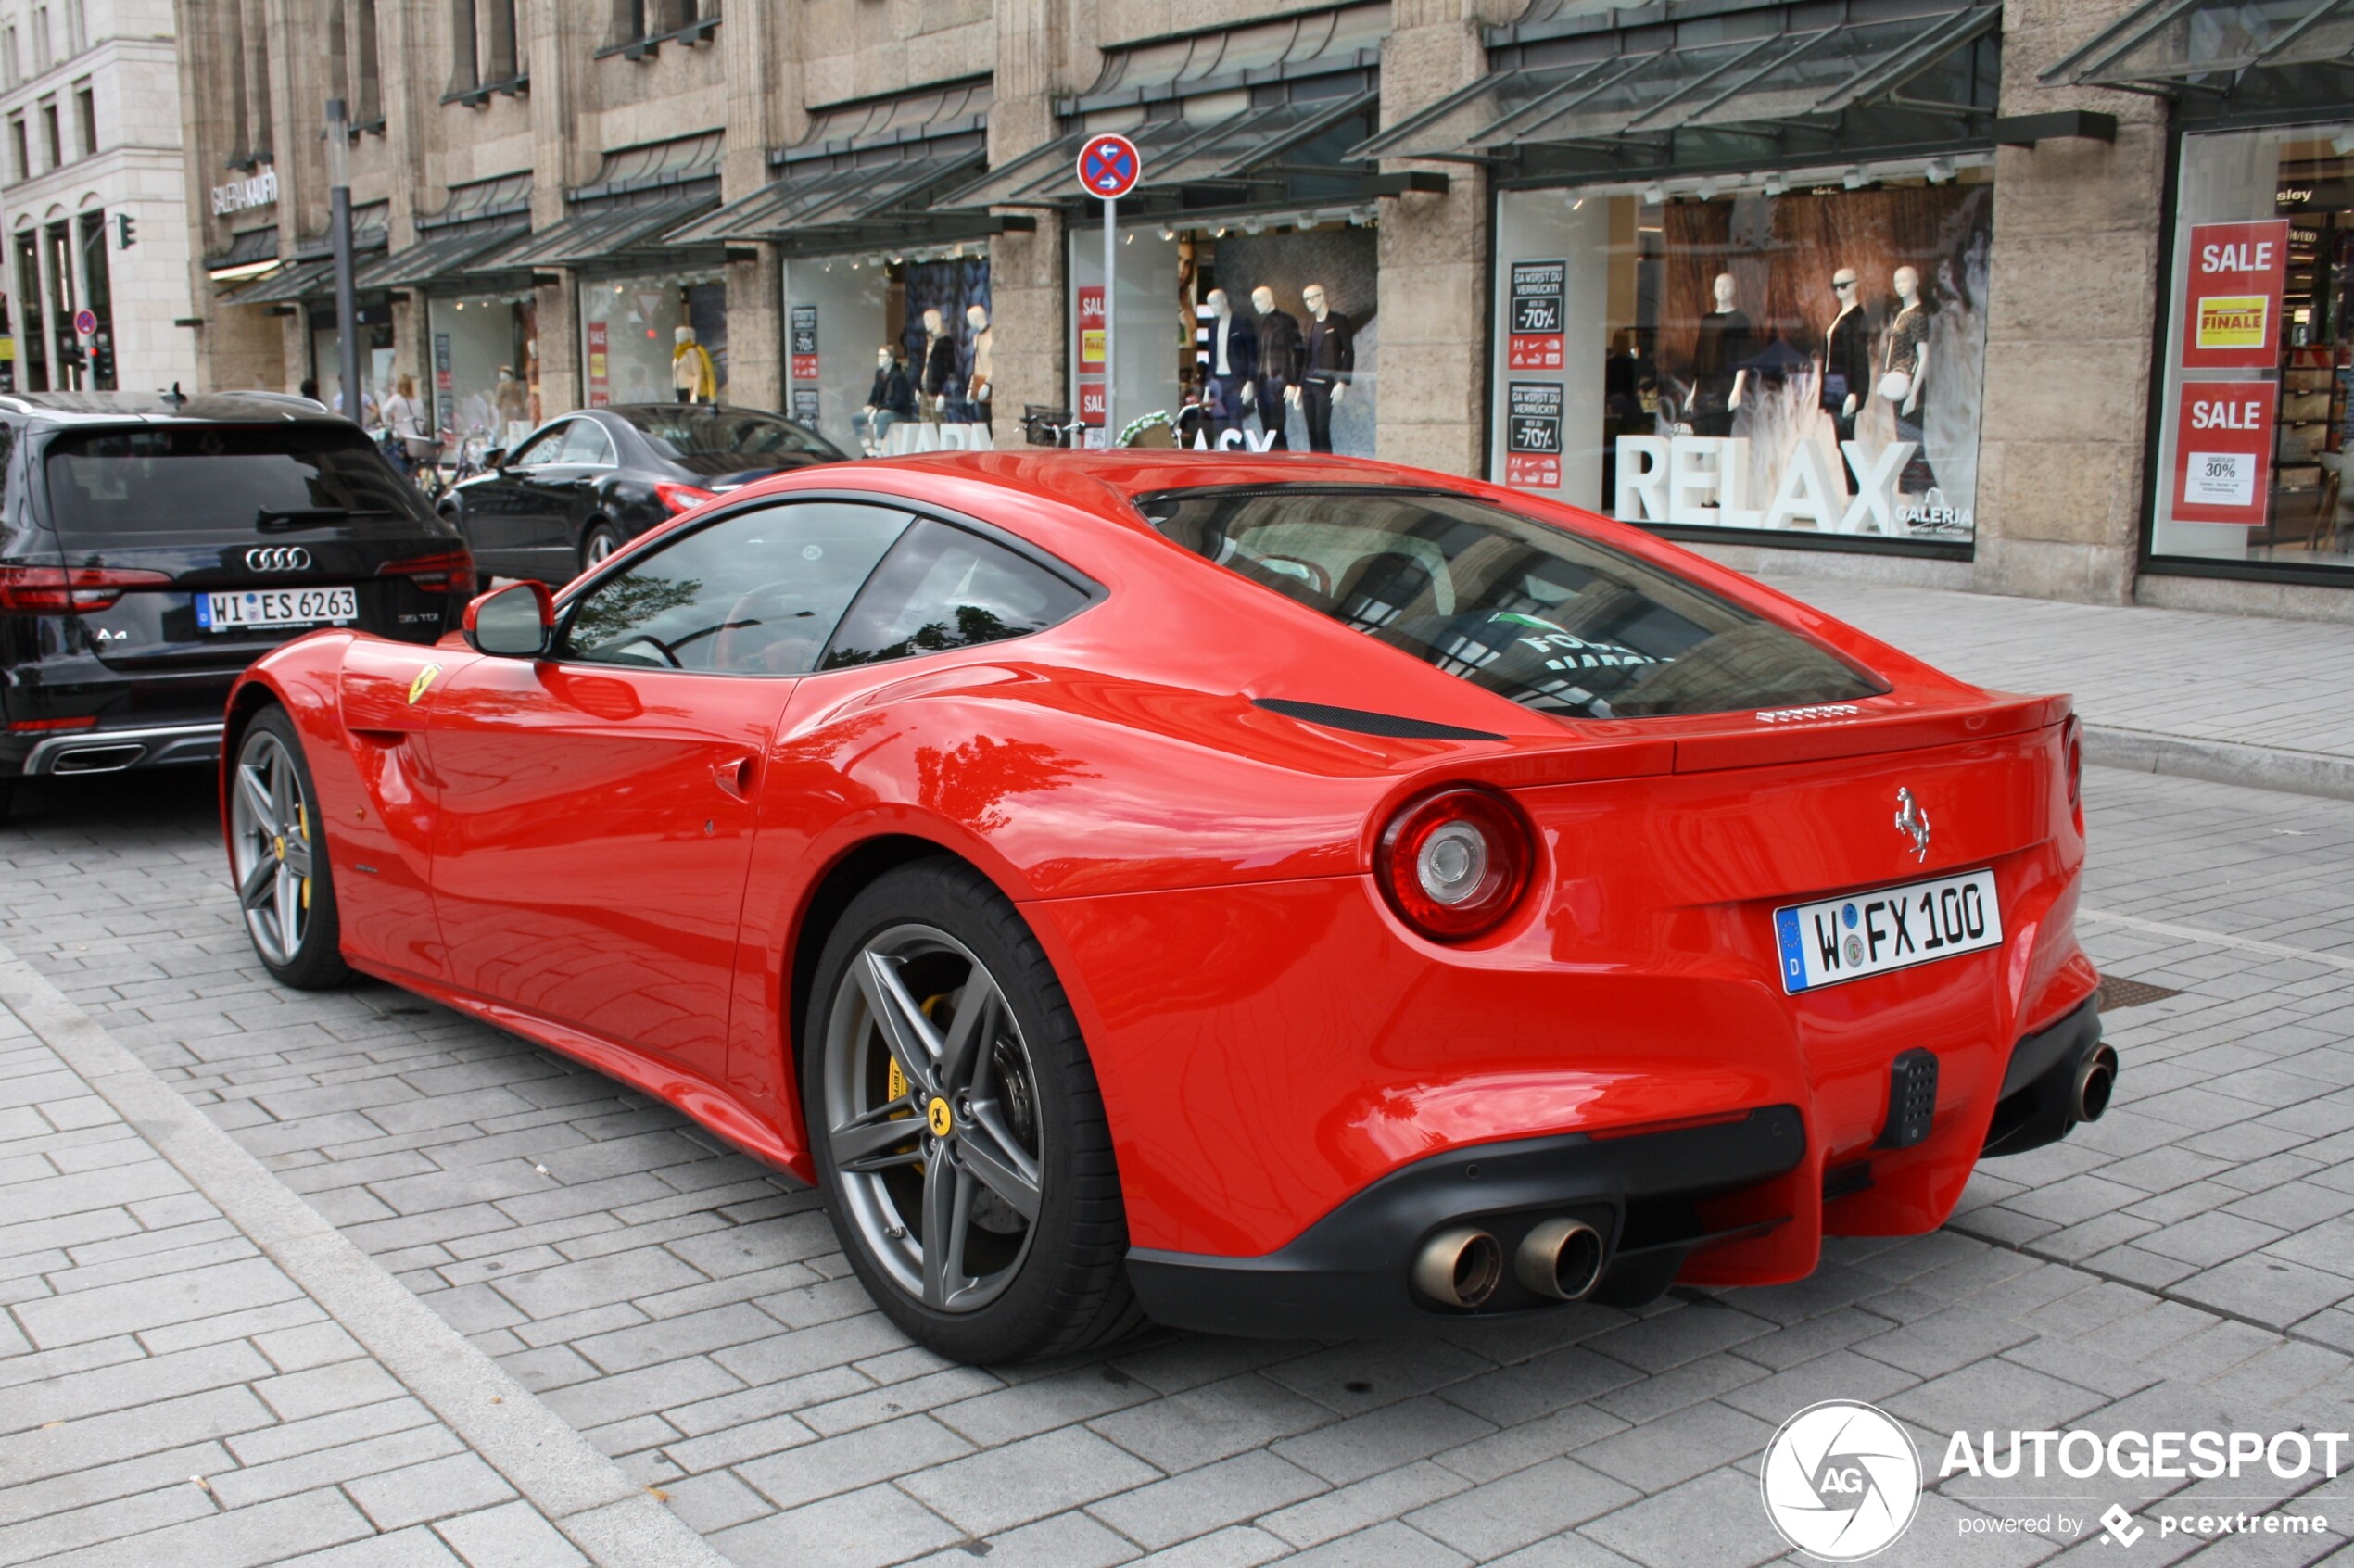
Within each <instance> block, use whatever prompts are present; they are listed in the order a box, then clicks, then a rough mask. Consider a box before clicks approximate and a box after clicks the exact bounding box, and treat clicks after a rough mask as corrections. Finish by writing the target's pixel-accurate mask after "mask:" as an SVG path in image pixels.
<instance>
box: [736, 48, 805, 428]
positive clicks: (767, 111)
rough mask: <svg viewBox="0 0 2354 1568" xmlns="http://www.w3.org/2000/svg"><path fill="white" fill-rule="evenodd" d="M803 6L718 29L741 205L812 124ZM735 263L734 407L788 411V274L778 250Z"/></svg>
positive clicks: (764, 249)
mask: <svg viewBox="0 0 2354 1568" xmlns="http://www.w3.org/2000/svg"><path fill="white" fill-rule="evenodd" d="M796 18H797V7H794V6H736V7H735V8H733V9H732V10H730V11H729V12H728V24H727V25H726V26H725V27H723V28H721V29H720V30H719V46H720V48H721V50H722V51H723V55H724V58H725V61H726V65H727V71H728V142H727V153H726V161H725V162H724V163H723V165H722V166H721V171H720V182H719V185H720V195H721V196H723V197H724V198H725V199H727V200H728V201H731V202H732V201H740V200H742V199H743V198H744V197H745V196H751V195H753V194H754V193H755V192H757V191H758V190H760V189H761V187H762V186H764V185H766V184H767V183H769V172H768V153H769V150H770V149H771V148H772V147H776V146H779V145H784V144H785V143H786V142H787V141H789V140H790V139H791V133H795V132H797V131H798V130H799V128H800V126H801V123H802V122H803V120H804V119H805V118H806V117H805V116H804V115H803V113H802V111H801V110H802V106H801V73H800V72H799V71H798V70H794V69H792V67H793V58H792V52H791V43H792V37H793V34H794V32H795V31H796V28H795V21H796ZM728 248H729V250H730V252H731V253H733V254H737V255H742V254H744V253H745V252H746V251H747V250H749V251H750V252H751V254H750V256H749V257H748V258H747V259H743V260H731V261H729V262H728V268H727V279H728V401H729V402H731V403H738V404H741V405H744V406H746V407H749V408H755V409H777V410H783V409H784V407H785V367H784V322H783V320H782V310H783V295H784V274H783V269H782V268H781V266H780V265H779V264H778V259H777V247H775V246H773V245H760V246H756V247H747V246H745V245H741V244H738V245H733V246H730V247H728Z"/></svg>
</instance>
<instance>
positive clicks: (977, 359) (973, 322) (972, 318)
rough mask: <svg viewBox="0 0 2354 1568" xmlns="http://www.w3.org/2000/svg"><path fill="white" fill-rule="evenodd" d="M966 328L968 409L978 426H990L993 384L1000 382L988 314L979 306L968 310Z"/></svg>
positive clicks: (966, 393)
mask: <svg viewBox="0 0 2354 1568" xmlns="http://www.w3.org/2000/svg"><path fill="white" fill-rule="evenodd" d="M965 324H966V325H967V326H968V327H970V328H971V329H972V336H971V338H970V340H969V341H970V352H971V356H972V359H971V363H970V365H969V367H968V370H967V372H966V374H965V406H966V407H967V409H968V410H969V411H971V414H972V417H973V422H974V423H975V424H988V423H989V413H990V408H989V389H990V384H991V383H992V382H993V381H995V380H996V379H997V369H996V361H995V359H994V357H993V348H992V346H991V342H990V335H989V312H988V311H987V310H983V309H982V308H981V306H978V305H968V306H966V307H965Z"/></svg>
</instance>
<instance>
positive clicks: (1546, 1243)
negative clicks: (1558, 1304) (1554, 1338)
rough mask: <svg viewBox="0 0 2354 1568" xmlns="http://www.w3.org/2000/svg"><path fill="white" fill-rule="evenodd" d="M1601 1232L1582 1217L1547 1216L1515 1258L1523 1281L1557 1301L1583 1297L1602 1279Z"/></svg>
mask: <svg viewBox="0 0 2354 1568" xmlns="http://www.w3.org/2000/svg"><path fill="white" fill-rule="evenodd" d="M1606 1260H1607V1253H1606V1251H1605V1249H1604V1248H1603V1246H1602V1234H1601V1232H1600V1231H1597V1230H1595V1229H1594V1227H1593V1226H1591V1225H1588V1223H1586V1221H1584V1220H1545V1221H1543V1222H1542V1223H1540V1224H1539V1225H1538V1227H1537V1228H1536V1229H1535V1230H1533V1231H1531V1232H1529V1233H1528V1234H1527V1235H1526V1236H1525V1237H1524V1238H1522V1241H1521V1244H1520V1251H1519V1253H1518V1254H1517V1255H1515V1257H1514V1258H1513V1259H1512V1264H1513V1268H1512V1271H1513V1272H1514V1273H1515V1274H1517V1275H1519V1277H1520V1283H1523V1284H1525V1285H1526V1286H1527V1287H1528V1288H1529V1289H1531V1290H1533V1291H1535V1292H1536V1293H1537V1294H1538V1295H1539V1296H1551V1297H1552V1298H1553V1299H1554V1300H1556V1301H1583V1300H1584V1299H1586V1297H1587V1296H1590V1295H1592V1294H1593V1290H1594V1287H1595V1286H1596V1285H1598V1284H1600V1283H1602V1264H1603V1263H1604V1262H1605V1261H1606Z"/></svg>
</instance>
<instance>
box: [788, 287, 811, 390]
mask: <svg viewBox="0 0 2354 1568" xmlns="http://www.w3.org/2000/svg"><path fill="white" fill-rule="evenodd" d="M791 359H792V367H791V369H792V379H793V380H795V381H815V380H816V379H817V307H816V306H815V305H796V306H794V307H793V308H792V354H791Z"/></svg>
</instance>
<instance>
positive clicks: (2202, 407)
mask: <svg viewBox="0 0 2354 1568" xmlns="http://www.w3.org/2000/svg"><path fill="white" fill-rule="evenodd" d="M2182 399H2183V400H2182V405H2181V407H2179V408H2178V409H2176V410H2175V413H2174V516H2175V519H2176V520H2177V521H2179V522H2183V523H2234V524H2237V525H2240V526H2241V527H2244V528H2260V527H2262V526H2263V525H2264V514H2265V511H2266V508H2267V505H2268V503H2269V502H2270V501H2271V499H2272V424H2273V419H2274V417H2275V415H2276V414H2277V412H2278V411H2279V408H2280V386H2279V384H2278V383H2277V382H2271V381H2186V382H2184V383H2183V389H2182Z"/></svg>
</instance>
